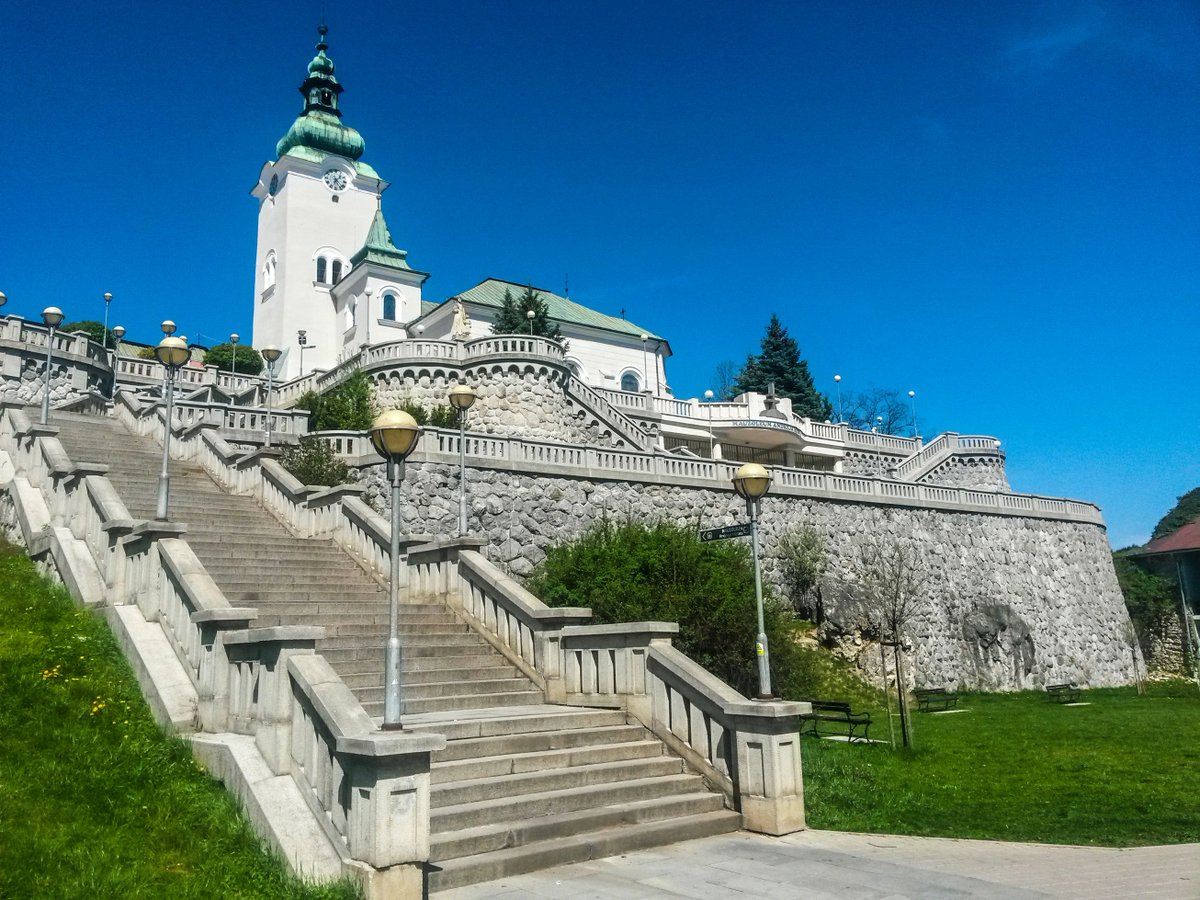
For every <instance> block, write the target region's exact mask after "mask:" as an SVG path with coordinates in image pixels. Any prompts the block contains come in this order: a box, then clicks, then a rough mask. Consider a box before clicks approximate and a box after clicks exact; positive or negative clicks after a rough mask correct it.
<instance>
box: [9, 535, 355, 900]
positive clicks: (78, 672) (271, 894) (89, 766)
mask: <svg viewBox="0 0 1200 900" xmlns="http://www.w3.org/2000/svg"><path fill="white" fill-rule="evenodd" d="M0 684H2V685H3V690H0V735H3V739H2V740H0V822H3V823H5V826H6V827H5V828H4V839H3V840H0V897H44V898H68V897H173V898H196V900H200V898H204V900H207V898H211V897H247V898H248V897H255V898H328V900H333V898H350V897H354V896H358V891H357V889H356V888H355V887H353V886H352V885H350V884H348V883H339V884H335V885H327V886H323V887H315V886H311V885H309V884H307V883H305V882H303V881H302V880H301V879H299V878H296V877H294V876H292V875H290V874H288V872H287V869H286V867H285V866H284V864H283V863H282V861H280V860H279V859H277V858H274V857H272V856H271V855H270V854H268V853H267V852H266V851H265V850H264V849H263V846H262V844H261V843H260V841H259V840H258V838H257V837H256V836H255V834H254V832H253V830H252V829H251V827H250V825H249V824H248V822H247V821H246V818H245V816H244V815H243V814H242V812H241V810H240V808H239V805H238V803H237V801H236V800H235V799H234V798H233V797H232V796H231V795H230V794H228V793H226V792H225V791H224V790H222V789H221V787H220V785H219V784H217V782H215V781H214V780H212V779H211V778H209V777H208V775H207V774H206V773H205V772H204V770H203V769H202V768H201V767H200V766H199V765H198V764H197V763H196V761H195V760H194V759H193V758H192V755H191V753H190V751H189V748H188V745H187V744H186V743H185V742H184V741H182V740H179V739H178V738H175V737H168V736H166V735H164V734H163V733H162V732H161V731H159V729H158V727H157V726H156V724H155V722H154V719H153V717H152V716H151V713H150V710H149V709H148V708H147V706H146V704H145V702H144V701H143V699H142V696H141V693H140V692H139V690H138V685H137V681H136V680H135V679H134V677H133V673H132V672H131V671H130V669H129V666H128V664H127V663H126V662H125V659H124V657H123V656H122V654H121V651H120V648H119V647H118V645H117V642H116V640H115V639H114V638H113V636H112V634H111V632H109V630H108V628H107V627H106V626H105V624H104V621H103V619H102V618H100V617H98V616H96V615H93V614H92V613H89V612H88V611H86V610H84V609H81V608H78V607H75V606H74V605H73V604H72V603H71V600H70V598H69V597H68V596H67V595H66V593H65V592H64V591H63V590H62V589H61V588H57V587H52V586H50V585H48V584H47V583H46V581H45V580H44V579H42V578H41V577H40V576H39V575H38V573H37V571H36V570H35V569H34V566H33V564H32V563H31V562H30V561H29V560H28V559H26V558H25V557H24V556H22V555H21V554H20V553H19V552H15V551H14V549H13V548H12V547H10V546H9V545H7V544H4V543H3V541H0Z"/></svg>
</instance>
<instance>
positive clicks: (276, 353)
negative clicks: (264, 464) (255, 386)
mask: <svg viewBox="0 0 1200 900" xmlns="http://www.w3.org/2000/svg"><path fill="white" fill-rule="evenodd" d="M282 355H283V351H282V350H280V349H279V348H278V347H276V346H274V345H272V344H268V345H267V346H265V347H263V348H262V358H263V359H264V360H266V363H267V446H268V447H270V446H271V416H272V413H271V395H272V394H273V393H274V391H275V363H276V362H278V361H279V357H281V356H282Z"/></svg>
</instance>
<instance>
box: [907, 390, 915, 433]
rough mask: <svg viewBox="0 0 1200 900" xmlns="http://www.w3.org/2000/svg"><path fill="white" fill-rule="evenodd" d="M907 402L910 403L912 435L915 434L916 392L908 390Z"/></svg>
mask: <svg viewBox="0 0 1200 900" xmlns="http://www.w3.org/2000/svg"><path fill="white" fill-rule="evenodd" d="M908 402H909V403H911V404H912V430H913V437H914V438H915V437H916V436H917V392H916V391H909V392H908Z"/></svg>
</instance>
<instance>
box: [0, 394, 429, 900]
mask: <svg viewBox="0 0 1200 900" xmlns="http://www.w3.org/2000/svg"><path fill="white" fill-rule="evenodd" d="M119 409H122V410H124V413H125V416H124V417H125V418H126V419H127V421H130V422H131V423H132V424H139V425H142V426H145V423H147V422H149V423H151V424H150V426H149V428H147V429H146V430H147V431H149V432H150V433H155V432H154V430H153V426H154V425H155V424H156V425H157V426H158V428H157V433H156V436H157V437H158V438H159V439H160V440H161V438H162V433H163V428H164V426H165V422H164V420H163V417H162V416H161V415H158V416H140V415H138V410H137V408H136V406H134V405H131V404H128V403H127V404H125V405H121V406H119ZM177 427H178V426H177ZM212 427H213V426H212V425H211V424H208V423H201V426H200V427H193V428H188V429H179V431H180V437H179V440H178V442H177V444H176V447H177V449H178V450H179V451H180V455H182V456H185V457H187V458H194V459H199V460H200V461H201V462H202V463H204V464H206V468H207V467H209V466H211V467H213V468H214V469H217V470H218V471H219V470H220V468H221V467H222V466H223V467H224V468H225V469H226V470H227V471H225V472H223V473H222V474H223V476H224V477H223V478H222V479H220V480H222V483H226V484H232V485H241V486H242V487H243V488H245V487H247V486H248V485H249V483H250V478H249V476H248V475H247V474H246V473H247V471H253V473H254V476H255V479H256V481H257V483H258V484H262V483H263V482H264V481H265V482H266V483H269V484H271V485H273V486H274V487H273V488H272V490H273V491H274V492H275V499H274V501H273V502H275V503H276V505H278V506H279V507H281V508H283V509H284V510H285V512H286V507H287V505H288V504H297V505H303V506H305V507H306V509H307V512H306V513H305V514H303V515H300V514H297V515H293V516H292V517H291V518H290V520H288V519H285V520H287V521H291V522H293V523H295V527H296V528H297V529H298V530H301V531H309V532H311V531H315V530H320V529H328V528H329V527H330V525H329V522H330V516H329V513H328V508H329V507H330V506H331V505H332V502H333V501H331V497H333V496H335V495H339V491H338V490H337V489H335V490H334V491H330V490H328V489H325V488H319V489H313V488H304V487H303V486H299V485H298V484H297V483H296V482H295V479H291V480H290V481H289V479H290V476H288V475H287V473H286V472H283V470H282V469H279V468H278V463H276V462H275V461H274V460H272V459H270V458H269V454H263V453H261V452H260V453H257V454H244V453H239V452H235V451H234V450H233V448H231V447H230V446H229V445H228V444H227V443H226V442H225V441H224V440H223V439H222V438H220V437H219V436H217V435H213V434H211V433H210V431H211V429H212ZM56 434H57V429H56V428H54V427H53V426H40V425H34V424H32V423H31V422H30V421H29V418H28V416H27V415H26V414H25V412H24V411H23V410H22V409H21V408H20V407H19V406H17V405H15V404H0V452H2V453H3V454H4V456H5V457H6V458H7V464H6V465H5V464H2V463H3V462H4V461H3V460H0V471H6V472H7V473H8V474H9V476H10V477H8V478H7V480H6V481H5V483H3V484H0V496H2V497H3V500H2V502H0V511H3V514H4V521H3V524H4V525H5V526H7V527H9V528H17V529H19V531H20V539H22V540H23V541H24V542H25V544H26V546H27V547H28V548H29V549H30V552H31V553H32V554H33V555H34V556H35V557H45V558H47V559H48V560H50V562H51V564H52V565H53V566H54V568H55V569H56V570H57V571H58V573H59V575H60V576H61V577H62V579H63V581H64V582H65V583H66V584H67V586H68V588H69V589H70V590H71V592H72V593H73V594H74V595H75V596H76V597H77V598H78V599H80V600H81V601H82V602H84V603H86V604H87V605H90V606H103V607H107V608H109V609H110V610H111V611H113V612H114V613H115V615H114V616H113V617H112V618H111V619H110V621H111V622H112V623H113V626H114V628H116V629H117V631H118V636H119V639H121V641H122V643H123V644H125V645H126V646H127V647H136V646H137V645H138V641H139V639H140V638H139V634H140V633H141V632H140V631H139V627H140V628H142V629H144V628H145V627H146V625H147V624H149V623H157V624H158V626H159V627H160V628H161V634H162V635H163V636H164V637H165V639H166V642H167V645H168V646H169V647H170V648H171V649H172V650H173V651H174V655H175V657H176V658H177V660H178V663H179V666H180V669H181V670H182V672H183V673H184V674H185V675H186V678H187V680H188V681H189V682H190V684H191V690H192V692H193V696H194V697H195V709H194V711H193V712H192V714H191V717H186V716H184V717H179V716H173V717H171V718H170V719H169V720H170V721H171V724H172V725H174V726H175V727H176V728H179V729H183V730H194V729H196V728H199V729H200V730H202V731H204V732H208V733H212V734H222V733H239V734H247V735H253V737H254V742H255V746H256V747H257V748H258V750H259V751H260V753H261V754H262V757H263V759H264V760H265V761H266V763H267V765H268V766H269V768H270V770H271V772H273V773H274V774H275V775H277V776H289V777H291V778H292V779H293V780H294V781H295V782H296V784H297V785H298V786H299V787H300V789H301V791H302V792H305V793H307V795H308V798H309V805H310V807H311V808H313V809H314V810H315V809H319V810H320V811H321V812H320V815H319V819H320V823H321V827H323V828H326V830H327V833H328V834H329V836H330V840H331V845H332V846H334V847H336V848H340V849H339V850H338V853H339V855H340V856H341V857H342V859H343V865H344V866H345V867H346V868H345V872H346V873H348V874H354V875H358V876H360V877H363V878H364V880H365V881H366V883H367V889H368V895H369V896H392V895H404V896H409V895H414V894H417V893H419V892H420V885H421V880H422V872H423V867H424V863H425V862H426V861H427V860H428V858H429V764H430V754H431V753H432V752H433V751H435V750H437V749H440V748H441V747H443V746H444V745H445V738H444V737H443V736H441V735H437V734H420V735H411V734H391V733H381V732H378V731H377V730H376V729H375V727H374V724H373V722H372V720H371V718H370V717H369V716H368V715H367V714H366V712H365V711H364V710H363V709H362V706H361V705H360V704H359V703H358V701H357V700H356V699H355V698H354V696H353V694H352V693H351V692H350V690H349V689H348V688H347V687H346V686H345V684H343V683H342V682H341V680H340V679H339V678H338V677H337V675H336V674H335V673H333V671H332V670H331V669H330V668H329V666H328V664H327V663H326V662H325V660H324V659H322V658H320V657H317V656H315V655H314V647H315V642H316V640H317V639H319V638H320V637H322V636H323V634H324V629H322V628H319V627H312V626H276V627H272V628H254V627H251V626H252V625H253V622H254V620H255V618H256V615H257V614H256V612H255V610H253V609H249V608H238V607H233V606H231V604H230V603H229V602H228V600H227V599H226V598H225V596H224V594H223V593H222V592H221V590H220V588H218V587H217V585H216V584H215V583H214V582H213V580H212V578H211V577H210V576H209V575H208V573H207V572H206V570H205V569H204V566H203V565H202V564H201V563H200V561H199V560H198V559H197V558H196V556H195V554H194V553H193V552H192V550H191V548H190V547H189V545H188V544H187V542H186V540H185V539H183V537H182V536H181V535H182V533H183V531H184V528H183V526H179V525H173V524H170V523H155V522H137V521H135V520H133V519H132V518H131V517H130V516H129V513H128V511H127V510H126V508H125V506H124V504H123V503H122V502H121V501H120V498H119V497H118V496H117V494H116V492H115V490H114V489H113V487H112V485H111V483H110V482H109V481H108V479H107V478H106V477H104V475H103V467H97V466H76V465H74V464H72V462H71V460H70V459H69V457H68V455H67V454H66V452H65V451H64V449H63V447H62V445H61V443H60V442H59V440H58V438H57V437H56ZM246 456H251V457H253V458H254V460H255V461H256V462H258V463H259V465H256V466H245V465H243V466H241V467H239V466H238V465H236V464H237V463H240V462H241V461H242V460H243V459H244V458H245V457H246ZM264 461H265V467H266V469H267V472H268V473H269V474H267V475H266V476H265V477H264V474H263V469H264V465H263V462H264ZM231 463H233V464H234V465H230V464H231ZM347 490H349V491H350V493H351V496H349V498H348V499H349V501H350V502H352V503H353V502H357V501H356V500H355V498H354V497H353V496H352V493H353V490H354V489H352V488H349V489H347ZM359 505H360V506H361V505H362V504H361V503H359ZM119 610H124V611H125V612H118V611H119ZM132 610H136V612H135V613H134V614H135V615H137V618H138V621H140V622H142V623H143V625H141V626H134V624H133V623H132V622H131V621H130V620H128V618H127V615H128V613H129V612H130V611H132ZM131 628H132V630H130V629H131ZM141 639H144V638H141ZM132 652H134V653H135V654H136V653H138V652H141V651H140V650H135V651H132ZM132 661H133V662H134V664H135V665H134V667H135V671H136V673H137V674H138V676H139V680H140V681H141V682H142V686H143V690H144V691H146V693H147V696H148V699H149V700H150V701H151V705H152V707H153V708H154V709H155V710H156V712H157V713H159V715H160V719H161V718H163V717H164V715H167V716H169V715H170V710H169V703H168V701H166V700H164V693H163V692H164V691H170V690H172V689H175V690H177V687H176V688H173V687H172V686H171V685H166V686H164V685H162V684H159V683H157V682H156V681H155V676H154V674H152V673H151V672H150V671H149V670H148V669H147V668H145V666H144V665H143V664H142V663H141V662H140V661H139V660H137V659H134V660H132ZM160 665H161V664H160ZM197 752H203V748H202V746H201V747H200V749H198V750H197ZM243 777H245V776H244V775H243ZM254 777H256V778H257V777H260V776H257V775H256V776H254ZM277 825H278V826H279V827H282V828H284V829H285V830H286V829H287V828H288V827H289V826H288V823H277ZM363 866H367V867H370V869H369V871H365V870H364V869H363ZM389 892H391V893H389ZM395 892H400V893H395Z"/></svg>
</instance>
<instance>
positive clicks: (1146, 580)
mask: <svg viewBox="0 0 1200 900" xmlns="http://www.w3.org/2000/svg"><path fill="white" fill-rule="evenodd" d="M1113 566H1114V567H1115V568H1116V570H1117V583H1118V584H1120V586H1121V594H1122V595H1124V597H1125V607H1126V608H1127V609H1128V610H1129V618H1130V619H1132V620H1133V627H1134V628H1135V629H1136V631H1137V634H1138V636H1139V637H1141V636H1142V635H1146V634H1150V633H1156V632H1158V631H1159V629H1160V628H1161V627H1162V625H1163V620H1164V619H1166V617H1167V616H1169V615H1171V614H1172V613H1173V612H1174V611H1175V610H1176V609H1178V608H1179V594H1178V591H1177V589H1176V587H1175V583H1174V582H1173V581H1171V580H1170V579H1169V578H1163V577H1162V576H1161V575H1155V574H1153V573H1151V572H1148V571H1146V570H1145V569H1143V568H1142V567H1141V566H1139V565H1138V564H1137V563H1136V562H1134V561H1133V560H1131V559H1128V558H1127V557H1125V556H1124V552H1123V551H1120V550H1118V551H1117V552H1116V553H1114V554H1113Z"/></svg>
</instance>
